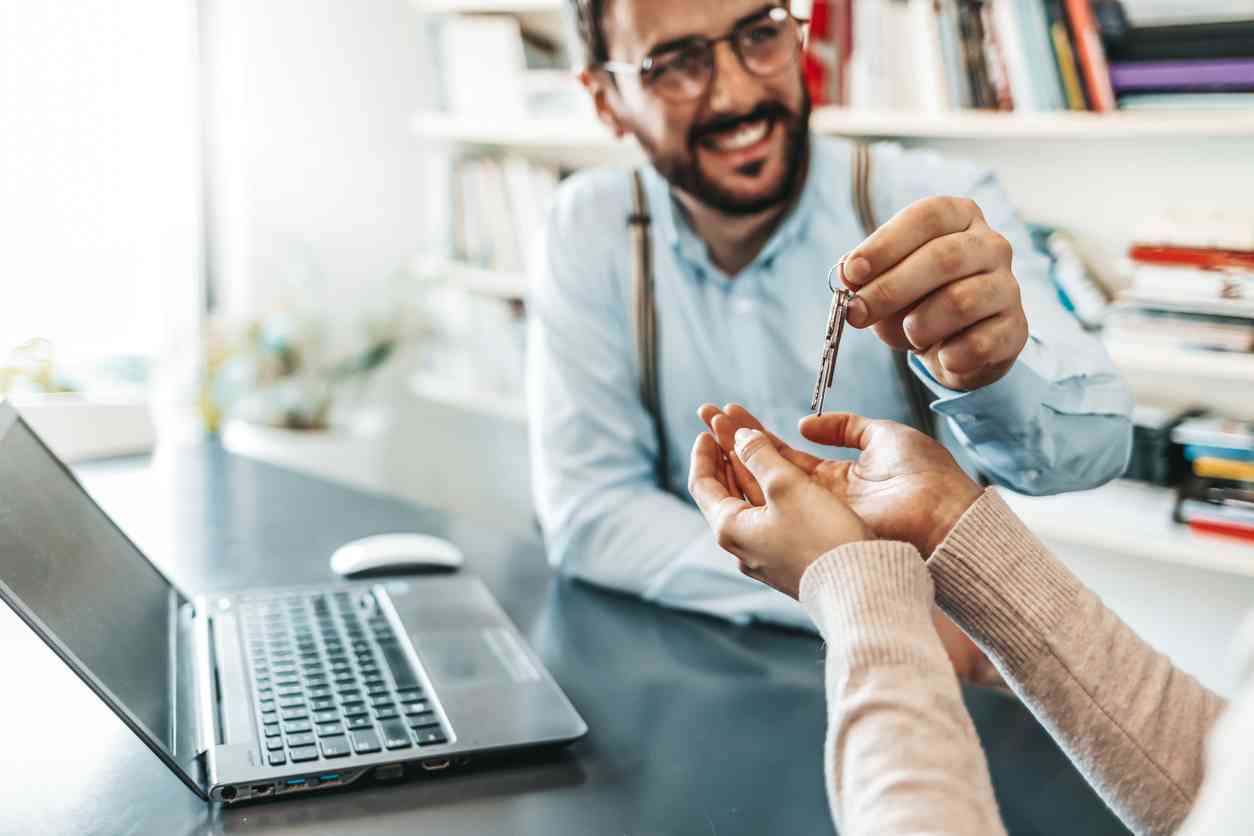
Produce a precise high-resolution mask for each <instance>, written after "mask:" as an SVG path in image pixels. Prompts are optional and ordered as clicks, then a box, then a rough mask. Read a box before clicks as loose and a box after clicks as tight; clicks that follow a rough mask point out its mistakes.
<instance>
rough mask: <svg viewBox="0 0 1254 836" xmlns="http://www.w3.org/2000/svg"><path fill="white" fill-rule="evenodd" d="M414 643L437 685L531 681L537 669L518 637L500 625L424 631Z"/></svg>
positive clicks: (537, 673) (537, 674)
mask: <svg viewBox="0 0 1254 836" xmlns="http://www.w3.org/2000/svg"><path fill="white" fill-rule="evenodd" d="M414 643H415V646H416V647H417V650H418V655H419V656H420V657H421V658H422V663H423V664H424V665H425V666H426V668H427V672H428V673H429V674H430V675H431V678H432V679H433V680H435V682H436V684H437V685H440V684H444V685H483V684H488V683H492V682H532V681H535V680H537V679H539V678H540V674H539V672H538V671H537V670H536V668H535V666H534V665H533V664H532V663H531V660H530V659H529V658H527V654H526V653H525V651H523V649H522V648H521V647H520V646H519V644H518V640H517V639H516V638H514V635H513V634H512V633H511V632H510V631H508V630H503V629H500V628H485V629H481V630H459V631H450V632H436V633H426V634H423V635H422V636H421V637H418V636H415V637H414Z"/></svg>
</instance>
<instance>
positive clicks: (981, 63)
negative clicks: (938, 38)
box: [859, 0, 997, 110]
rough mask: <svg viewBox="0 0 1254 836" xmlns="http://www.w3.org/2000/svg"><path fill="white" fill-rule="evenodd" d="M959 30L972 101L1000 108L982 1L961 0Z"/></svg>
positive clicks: (986, 107)
mask: <svg viewBox="0 0 1254 836" xmlns="http://www.w3.org/2000/svg"><path fill="white" fill-rule="evenodd" d="M859 9H861V7H859ZM859 14H861V12H860V11H859ZM958 31H959V33H960V35H961V43H962V65H963V69H964V70H965V72H966V74H967V80H968V83H969V84H970V87H971V97H972V101H973V103H974V105H975V107H977V108H979V109H982V110H989V109H991V110H996V109H997V92H996V91H995V90H994V89H993V84H992V81H991V80H990V78H989V71H988V65H987V62H986V60H985V55H984V24H983V22H982V21H981V18H980V4H979V0H958Z"/></svg>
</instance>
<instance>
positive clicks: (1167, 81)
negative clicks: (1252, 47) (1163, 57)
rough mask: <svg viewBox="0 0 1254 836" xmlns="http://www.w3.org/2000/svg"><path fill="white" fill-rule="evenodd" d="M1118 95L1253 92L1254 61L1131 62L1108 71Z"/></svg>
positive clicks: (1116, 65)
mask: <svg viewBox="0 0 1254 836" xmlns="http://www.w3.org/2000/svg"><path fill="white" fill-rule="evenodd" d="M1110 80H1111V84H1112V85H1114V89H1115V90H1117V91H1119V92H1121V93H1122V92H1136V91H1141V92H1144V91H1174V90H1230V91H1234V92H1242V91H1248V90H1254V58H1250V59H1226V60H1214V61H1212V60H1202V61H1135V62H1131V63H1117V64H1112V65H1111V67H1110Z"/></svg>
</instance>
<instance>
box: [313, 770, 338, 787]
mask: <svg viewBox="0 0 1254 836" xmlns="http://www.w3.org/2000/svg"><path fill="white" fill-rule="evenodd" d="M339 782H340V773H338V772H326V773H323V774H322V775H319V776H318V786H320V787H329V786H332V785H334V784H338V783H339Z"/></svg>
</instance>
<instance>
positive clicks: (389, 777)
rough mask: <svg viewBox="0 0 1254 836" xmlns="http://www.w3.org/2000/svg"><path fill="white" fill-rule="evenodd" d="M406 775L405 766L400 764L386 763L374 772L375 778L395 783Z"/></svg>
mask: <svg viewBox="0 0 1254 836" xmlns="http://www.w3.org/2000/svg"><path fill="white" fill-rule="evenodd" d="M404 774H405V766H404V765H403V764H399V763H385V764H383V766H377V767H375V770H374V777H375V778H376V779H378V780H380V781H395V780H396V779H397V778H400V777H401V776H402V775H404Z"/></svg>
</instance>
